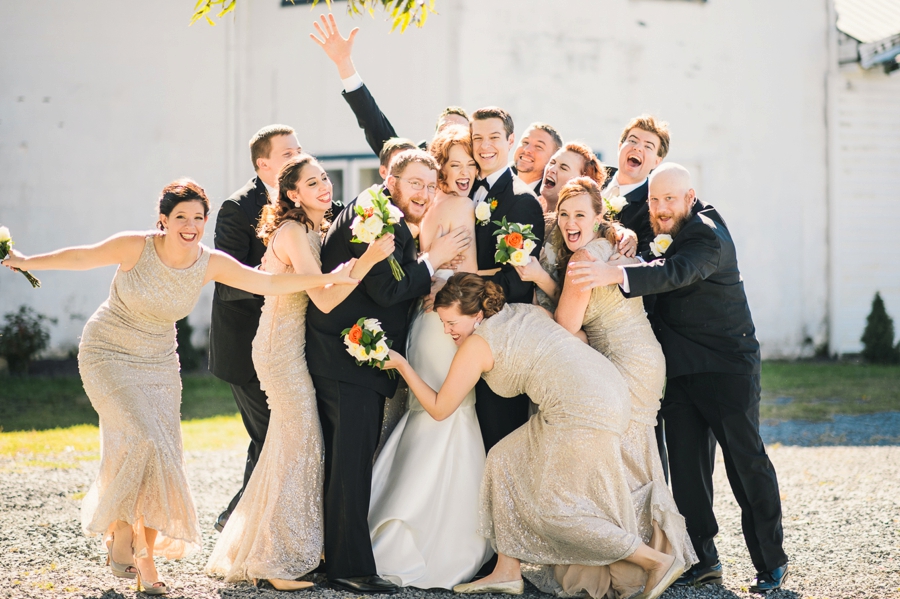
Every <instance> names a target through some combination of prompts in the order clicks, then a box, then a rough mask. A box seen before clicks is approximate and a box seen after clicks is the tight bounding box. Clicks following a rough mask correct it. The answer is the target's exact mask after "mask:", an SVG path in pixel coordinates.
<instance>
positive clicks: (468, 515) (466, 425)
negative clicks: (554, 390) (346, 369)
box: [369, 127, 493, 589]
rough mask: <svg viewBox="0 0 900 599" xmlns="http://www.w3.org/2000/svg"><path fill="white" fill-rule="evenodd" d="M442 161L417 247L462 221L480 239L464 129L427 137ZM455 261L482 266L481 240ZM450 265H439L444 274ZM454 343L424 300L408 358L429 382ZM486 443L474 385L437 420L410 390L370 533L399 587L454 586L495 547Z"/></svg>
mask: <svg viewBox="0 0 900 599" xmlns="http://www.w3.org/2000/svg"><path fill="white" fill-rule="evenodd" d="M431 153H432V154H433V155H434V157H435V158H436V159H437V161H438V163H439V164H440V165H441V170H440V173H439V176H438V182H439V186H440V191H439V192H438V195H437V196H436V197H435V200H434V204H433V205H432V207H431V208H430V209H429V211H428V213H427V214H426V215H425V218H424V219H423V220H422V223H421V230H420V233H419V247H420V249H421V250H422V251H427V250H428V248H429V247H430V246H431V243H432V242H433V241H434V240H435V239H436V238H438V237H440V236H441V234H442V233H444V232H447V231H450V230H452V229H454V228H456V227H459V226H461V225H465V226H467V227H469V228H470V229H471V231H472V237H473V238H474V230H475V211H474V207H473V205H472V201H471V200H470V199H469V197H468V192H469V189H470V188H471V185H472V184H473V183H474V182H475V176H476V174H477V172H478V167H477V165H476V164H475V160H474V159H473V158H472V146H471V141H470V137H469V130H468V128H463V127H452V128H448V129H445V130H444V131H442V132H441V133H440V134H439V135H438V136H437V137H436V138H435V139H434V141H433V142H432V144H431ZM457 269H458V270H459V271H460V272H477V265H476V260H475V246H474V245H470V246H469V248H468V250H466V252H465V253H464V254H463V255H462V262H461V263H460V264H459V265H458V267H457ZM452 274H454V273H453V271H452V270H439V271H437V272H436V273H435V276H436V277H441V278H443V279H444V280H446V279H448V278H449V277H450V276H451V275H452ZM454 355H456V344H455V343H454V342H453V340H452V339H451V338H450V336H449V335H446V334H445V333H444V325H443V324H442V323H441V319H440V318H439V317H438V315H437V313H435V312H433V311H428V312H425V311H424V309H423V307H422V306H421V305H420V306H419V308H418V312H417V314H416V315H415V316H414V318H413V322H412V326H411V327H410V333H409V340H408V351H407V359H408V360H409V362H410V364H412V365H413V367H414V368H415V370H416V372H418V373H419V374H420V375H421V377H422V378H423V379H424V380H425V381H426V382H428V384H429V385H431V386H432V388H435V389H438V388H440V386H441V384H442V383H443V382H444V378H446V376H447V372H448V371H449V370H450V363H451V362H452V361H453V356H454ZM484 460H485V453H484V444H483V442H482V440H481V430H480V429H479V427H478V417H477V416H476V415H475V391H474V389H473V390H472V391H470V392H469V395H468V396H467V397H466V399H465V400H464V401H463V403H462V405H461V406H460V408H459V409H458V410H457V411H456V412H454V413H453V414H452V415H450V417H448V418H447V419H445V420H441V421H437V420H435V419H434V418H432V417H431V416H430V415H429V414H428V413H427V412H425V411H424V409H423V408H422V406H421V404H419V402H418V400H416V397H415V396H414V395H413V394H412V393H410V394H409V410H408V411H407V412H406V413H405V414H404V415H403V417H402V418H401V420H400V422H399V423H398V424H397V427H396V428H395V429H394V431H393V432H392V433H391V436H390V437H389V438H388V440H387V442H386V443H385V445H384V448H383V449H382V450H381V453H380V454H379V456H378V459H377V460H376V461H375V467H374V469H373V472H372V497H371V502H370V504H369V533H370V535H371V537H372V550H373V552H374V554H375V564H376V567H377V570H378V575H379V576H382V577H383V578H387V579H388V580H390V581H391V582H393V583H395V584H398V585H400V586H413V587H419V588H424V589H427V588H445V589H449V588H452V587H453V585H455V584H458V583H460V582H466V581H469V580H471V579H472V577H473V576H474V575H475V574H476V573H477V572H478V570H479V569H480V568H481V566H482V565H483V564H484V563H485V562H486V561H487V560H488V559H489V558H490V557H491V556H492V555H493V550H492V549H491V546H490V543H489V541H488V540H487V539H485V538H484V537H483V536H481V535H479V534H478V532H477V528H478V522H479V515H478V505H479V504H478V493H479V488H480V485H481V476H482V473H483V471H484Z"/></svg>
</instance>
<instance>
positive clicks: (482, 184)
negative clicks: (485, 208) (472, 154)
mask: <svg viewBox="0 0 900 599" xmlns="http://www.w3.org/2000/svg"><path fill="white" fill-rule="evenodd" d="M482 187H484V189H485V190H487V191H488V192H490V191H491V186H490V185H488V182H487V179H475V186H474V187H472V195H475V192H476V191H478V190H479V189H481V188H482Z"/></svg>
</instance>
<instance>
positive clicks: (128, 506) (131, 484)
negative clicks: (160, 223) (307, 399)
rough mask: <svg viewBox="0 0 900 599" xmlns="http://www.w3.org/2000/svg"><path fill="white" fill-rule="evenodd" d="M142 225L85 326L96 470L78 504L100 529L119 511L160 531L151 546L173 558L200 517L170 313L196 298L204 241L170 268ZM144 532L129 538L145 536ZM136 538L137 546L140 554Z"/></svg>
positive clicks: (82, 354)
mask: <svg viewBox="0 0 900 599" xmlns="http://www.w3.org/2000/svg"><path fill="white" fill-rule="evenodd" d="M157 235H158V234H155V233H151V234H148V235H147V237H146V240H145V242H144V249H143V251H142V252H141V256H140V258H139V259H138V262H137V264H135V265H134V267H133V268H131V269H130V270H127V271H125V270H122V269H121V268H120V269H119V270H117V271H116V274H115V276H114V277H113V281H112V285H111V286H110V290H109V299H107V300H106V301H105V302H103V304H102V305H101V306H100V307H99V308H97V311H96V312H94V315H93V316H91V318H90V320H88V322H87V324H86V325H85V327H84V332H83V333H82V336H81V344H80V345H79V348H78V368H79V370H80V372H81V378H82V381H83V383H84V390H85V392H86V393H87V395H88V397H89V398H90V400H91V405H93V406H94V409H95V410H97V414H99V415H100V473H99V474H98V476H97V480H95V481H94V483H93V484H92V485H91V487H90V489H89V490H88V492H87V495H85V498H84V501H83V502H82V505H81V523H82V528H83V530H84V531H85V533H86V534H88V535H91V536H93V535H98V534H99V535H103V534H105V533H106V531H107V529H108V528H109V525H110V524H111V523H113V522H114V521H116V520H123V521H125V522H128V523H129V524H132V525H135V526H136V527H137V528H138V531H139V532H141V530H140V529H141V528H142V527H147V528H152V529H156V530H158V531H159V534H158V535H157V537H156V543H155V545H154V547H153V552H154V553H155V554H157V555H162V556H165V557H167V558H169V559H174V558H179V557H183V556H185V555H188V554H190V553H191V552H193V551H194V550H196V549H199V548H200V526H199V522H198V521H197V513H196V510H195V508H194V500H193V498H192V497H191V491H190V488H189V487H188V482H187V476H186V475H185V467H184V455H183V451H182V444H181V376H180V374H179V362H178V354H177V353H175V347H176V343H175V321H177V320H180V319H182V318H184V317H185V316H187V315H188V314H189V313H190V312H191V310H192V309H193V308H194V306H195V305H196V303H197V300H198V299H199V297H200V289H201V287H202V286H203V279H204V277H205V276H206V267H207V265H208V264H209V255H210V254H209V252H210V250H209V248H207V247H205V246H203V245H202V244H201V245H200V247H199V252H200V256H199V257H198V259H197V261H196V262H194V264H193V265H191V266H189V267H188V268H185V269H176V268H169V267H168V266H166V265H165V264H163V263H162V261H161V260H160V259H159V255H158V254H157V253H156V247H155V245H154V242H153V240H154V238H155V237H156V236H157ZM143 537H144V535H143V534H140V535H139V536H137V537H136V538H135V539H136V541H137V540H139V539H140V540H142V539H143ZM147 549H148V548H147V547H146V546H136V547H135V555H137V556H138V557H142V556H144V555H146V550H147Z"/></svg>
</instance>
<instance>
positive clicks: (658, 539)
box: [553, 239, 696, 596]
mask: <svg viewBox="0 0 900 599" xmlns="http://www.w3.org/2000/svg"><path fill="white" fill-rule="evenodd" d="M584 249H585V250H586V251H587V252H588V253H590V255H591V256H592V257H593V258H594V259H596V260H598V261H601V262H606V261H607V260H609V258H610V256H612V254H613V253H614V252H615V249H614V248H613V246H612V244H610V243H609V242H608V241H607V240H605V239H595V240H594V241H592V242H590V243H589V244H587V245H586V246H585V248H584ZM582 328H583V329H584V332H585V333H586V334H587V338H588V343H589V344H590V346H591V347H592V348H594V349H595V350H597V351H598V352H600V353H601V354H603V355H604V356H606V357H607V358H608V359H609V360H610V361H611V362H612V363H613V365H614V366H615V367H616V368H617V369H618V370H619V372H620V373H621V374H622V377H623V378H624V379H625V382H626V383H627V385H628V390H629V395H630V399H631V422H629V424H628V428H627V429H626V430H625V433H624V434H623V435H622V440H621V443H622V461H623V463H624V464H625V475H626V479H627V481H628V487H629V489H630V490H631V499H632V502H633V503H634V507H635V510H636V517H637V523H638V529H639V530H640V533H641V539H642V540H643V541H644V543H646V544H648V545H650V546H651V547H653V548H654V549H656V550H658V551H662V552H664V553H668V554H670V555H674V556H676V558H677V559H680V560H682V561H684V562H685V563H686V567H688V566H690V565H691V564H692V563H694V562H696V555H695V553H694V549H693V546H692V545H691V542H690V539H689V538H688V536H687V531H686V529H685V521H684V517H682V516H681V514H680V513H679V512H678V508H677V506H676V505H675V499H674V498H673V497H672V493H671V491H670V490H669V487H668V485H667V484H666V479H665V475H664V474H663V470H662V463H661V462H660V459H659V450H658V448H657V443H656V434H655V432H654V427H655V426H656V413H657V411H658V410H659V402H660V398H661V397H662V392H663V386H664V385H665V379H666V361H665V357H664V356H663V353H662V348H661V347H660V345H659V342H658V341H657V340H656V336H655V335H654V334H653V329H652V328H651V327H650V322H649V321H648V320H647V316H646V314H645V313H644V304H643V300H642V299H641V298H632V299H628V298H625V297H624V296H623V295H622V293H621V292H620V291H619V289H618V287H617V286H615V285H610V286H607V287H597V288H595V289H594V290H593V291H592V292H591V298H590V301H589V303H588V306H587V309H586V310H585V313H584V320H583V324H582ZM562 574H563V573H562V572H560V571H559V569H557V571H556V573H555V578H557V579H558V580H560V579H562V578H568V579H569V580H571V579H572V574H573V573H565V574H566V576H563V575H562ZM606 575H607V574H606V573H605V572H593V573H591V572H588V571H587V570H585V571H582V572H579V573H578V581H579V584H582V585H585V584H586V581H587V580H588V579H589V578H591V577H600V578H603V577H605V576H606ZM611 575H612V577H613V579H614V582H615V586H616V589H617V591H619V592H621V593H623V594H625V596H627V595H629V594H631V593H633V592H636V591H637V590H640V588H641V587H642V586H643V585H644V583H645V582H646V574H645V573H644V572H643V570H641V569H640V568H639V567H637V566H636V565H633V564H626V563H619V564H616V565H615V566H613V568H612V571H611ZM588 586H590V585H588ZM553 590H557V589H553ZM572 590H573V589H571V588H567V589H565V591H566V592H571V591H572ZM557 591H558V590H557Z"/></svg>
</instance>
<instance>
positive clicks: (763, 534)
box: [570, 163, 788, 593]
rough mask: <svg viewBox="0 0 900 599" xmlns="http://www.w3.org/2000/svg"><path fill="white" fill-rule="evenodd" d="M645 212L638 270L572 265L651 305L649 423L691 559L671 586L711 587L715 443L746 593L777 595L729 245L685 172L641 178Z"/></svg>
mask: <svg viewBox="0 0 900 599" xmlns="http://www.w3.org/2000/svg"><path fill="white" fill-rule="evenodd" d="M648 203H649V210H650V224H651V226H652V228H653V234H654V236H655V237H654V241H653V243H651V252H652V255H648V256H646V258H647V259H648V261H647V262H645V263H642V264H634V265H628V266H611V265H607V264H603V263H599V262H583V263H580V264H575V265H572V266H570V270H571V271H572V272H573V273H574V274H575V275H576V276H575V278H574V279H573V282H574V283H576V284H579V285H583V286H585V287H602V286H606V285H612V284H617V285H619V286H620V287H621V289H622V292H623V294H624V295H625V296H626V297H638V296H644V295H650V294H655V295H656V305H655V308H654V313H653V315H652V316H651V321H652V323H653V329H654V332H655V333H656V337H657V339H659V342H660V344H661V345H662V348H663V353H664V354H665V356H666V377H667V382H666V391H665V397H664V398H663V401H662V407H661V409H660V412H661V413H662V416H663V418H664V419H665V422H666V444H667V445H668V449H669V467H670V472H671V476H672V494H673V495H674V496H675V502H676V503H677V504H678V509H679V510H680V511H681V513H682V514H683V515H684V517H685V519H686V521H687V530H688V534H689V535H690V537H691V542H692V543H693V545H694V549H695V550H696V552H697V557H698V558H699V560H700V561H699V563H697V564H695V565H694V566H693V567H692V568H691V569H690V570H688V571H687V572H685V573H684V575H683V576H682V577H681V578H680V579H679V581H678V582H676V585H682V586H700V585H705V584H722V565H721V563H720V562H719V556H718V553H717V551H716V546H715V543H714V542H713V538H714V537H715V536H716V533H718V525H717V524H716V517H715V514H713V494H712V489H713V485H712V472H713V464H714V460H715V444H716V441H718V443H719V445H720V446H721V447H722V454H723V456H724V458H725V471H726V473H727V474H728V482H729V483H730V485H731V490H732V492H733V493H734V497H735V499H736V500H737V502H738V504H739V505H740V507H741V526H742V529H743V532H744V539H745V540H746V542H747V548H748V549H749V551H750V557H751V559H752V560H753V565H754V566H755V567H756V570H757V574H756V583H755V584H753V585H752V586H751V587H750V590H751V591H753V592H756V593H766V592H768V591H771V590H775V589H778V588H781V586H782V584H783V583H784V580H785V579H786V577H787V562H788V558H787V555H786V554H785V553H784V549H783V547H782V546H783V541H784V534H783V532H782V526H781V496H780V494H779V491H778V480H777V478H776V476H775V468H774V467H773V466H772V462H771V461H770V460H769V457H768V455H766V448H765V446H764V445H763V442H762V439H761V438H760V436H759V389H760V387H759V368H760V355H759V342H758V341H757V340H756V329H755V328H754V326H753V319H752V318H751V316H750V306H749V305H748V304H747V296H746V295H745V293H744V284H743V282H742V280H741V273H740V271H739V270H738V263H737V254H736V252H735V247H734V241H732V239H731V234H730V233H729V232H728V228H727V226H726V225H725V221H724V220H722V217H721V216H719V213H718V212H716V210H715V209H714V208H713V207H712V206H710V205H708V204H704V203H703V202H701V201H700V200H698V199H697V198H696V196H695V194H694V189H693V187H692V185H691V176H690V173H688V171H687V169H685V168H684V167H683V166H681V165H678V164H672V163H669V164H664V165H663V166H661V167H660V168H659V169H657V170H656V171H655V172H654V174H653V175H651V177H650V192H649V199H648Z"/></svg>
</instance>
